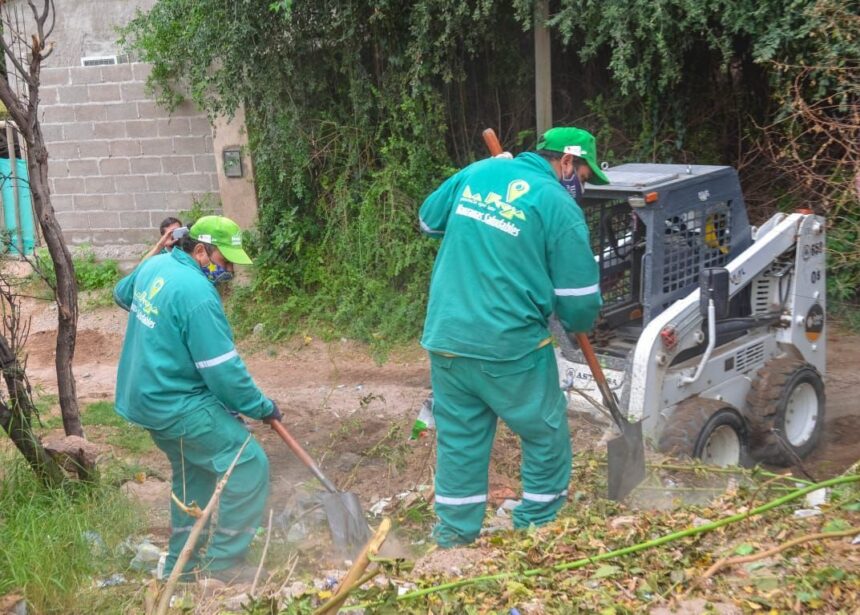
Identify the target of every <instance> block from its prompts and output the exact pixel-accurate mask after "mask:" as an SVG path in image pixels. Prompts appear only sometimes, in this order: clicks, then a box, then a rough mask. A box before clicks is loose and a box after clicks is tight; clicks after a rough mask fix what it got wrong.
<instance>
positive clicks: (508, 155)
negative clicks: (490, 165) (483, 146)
mask: <svg viewBox="0 0 860 615" xmlns="http://www.w3.org/2000/svg"><path fill="white" fill-rule="evenodd" d="M513 157H514V155H513V154H511V153H510V152H502V153H501V154H499V155H497V156H493V158H505V159H506V160H512V159H513Z"/></svg>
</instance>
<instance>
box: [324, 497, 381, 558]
mask: <svg viewBox="0 0 860 615" xmlns="http://www.w3.org/2000/svg"><path fill="white" fill-rule="evenodd" d="M322 503H323V508H324V509H325V514H326V518H327V519H328V527H329V530H330V531H331V537H332V541H333V542H334V545H335V547H336V548H337V549H338V550H340V551H343V552H345V553H349V554H350V555H351V556H354V555H355V554H356V553H358V551H359V550H360V549H361V548H362V547H363V546H364V545H365V544H366V543H367V541H368V540H370V537H371V536H372V535H373V532H371V531H370V526H369V525H368V524H367V519H366V518H365V517H364V512H363V511H362V509H361V502H359V501H358V496H356V495H355V494H354V493H349V492H343V491H338V492H335V493H325V494H323V496H322Z"/></svg>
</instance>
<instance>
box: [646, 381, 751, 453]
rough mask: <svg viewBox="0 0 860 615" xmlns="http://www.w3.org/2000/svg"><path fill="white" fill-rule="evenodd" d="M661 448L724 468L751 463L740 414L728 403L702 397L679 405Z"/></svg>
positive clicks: (668, 425)
mask: <svg viewBox="0 0 860 615" xmlns="http://www.w3.org/2000/svg"><path fill="white" fill-rule="evenodd" d="M715 447H717V448H718V450H715ZM658 448H659V450H660V452H662V453H665V454H667V455H672V456H674V457H686V458H691V459H701V460H702V461H703V462H705V463H713V464H715V465H721V466H728V465H738V466H747V465H749V462H750V461H749V430H748V429H747V424H746V421H744V418H743V417H742V416H741V414H740V412H738V411H737V410H735V409H734V408H732V407H731V406H727V405H726V403H725V402H721V401H718V400H715V399H705V398H702V397H693V398H691V399H687V400H685V401H683V402H681V403H680V404H678V407H677V408H676V409H675V412H674V414H672V417H671V418H670V419H669V423H668V424H667V425H666V427H665V428H664V429H663V433H662V434H661V435H660V442H659V444H658Z"/></svg>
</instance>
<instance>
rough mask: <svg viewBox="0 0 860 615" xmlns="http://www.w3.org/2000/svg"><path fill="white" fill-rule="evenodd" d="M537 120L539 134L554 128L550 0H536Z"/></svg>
mask: <svg viewBox="0 0 860 615" xmlns="http://www.w3.org/2000/svg"><path fill="white" fill-rule="evenodd" d="M534 17H535V22H534V23H535V121H536V125H537V136H538V138H540V136H541V135H542V134H543V133H544V132H546V131H547V130H549V129H550V128H552V63H551V59H550V42H549V28H548V27H547V25H546V22H547V19H549V0H537V1H536V2H535V15H534Z"/></svg>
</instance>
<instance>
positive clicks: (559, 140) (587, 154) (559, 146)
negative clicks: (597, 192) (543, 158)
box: [537, 126, 609, 185]
mask: <svg viewBox="0 0 860 615" xmlns="http://www.w3.org/2000/svg"><path fill="white" fill-rule="evenodd" d="M537 148H538V149H539V150H541V149H545V150H549V151H551V152H561V153H562V154H573V155H574V156H576V157H577V158H582V159H583V160H585V162H587V163H588V166H589V167H590V168H591V170H592V171H593V173H594V177H592V178H591V179H590V180H589V183H592V184H597V185H603V184H608V183H609V178H608V177H606V173H604V172H603V171H602V170H601V168H600V165H599V164H597V145H596V144H595V142H594V135H592V134H591V133H590V132H588V131H587V130H582V129H581V128H574V127H573V126H570V127H559V128H550V129H549V130H547V131H546V132H545V133H543V137H541V140H540V141H539V142H538V144H537Z"/></svg>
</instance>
